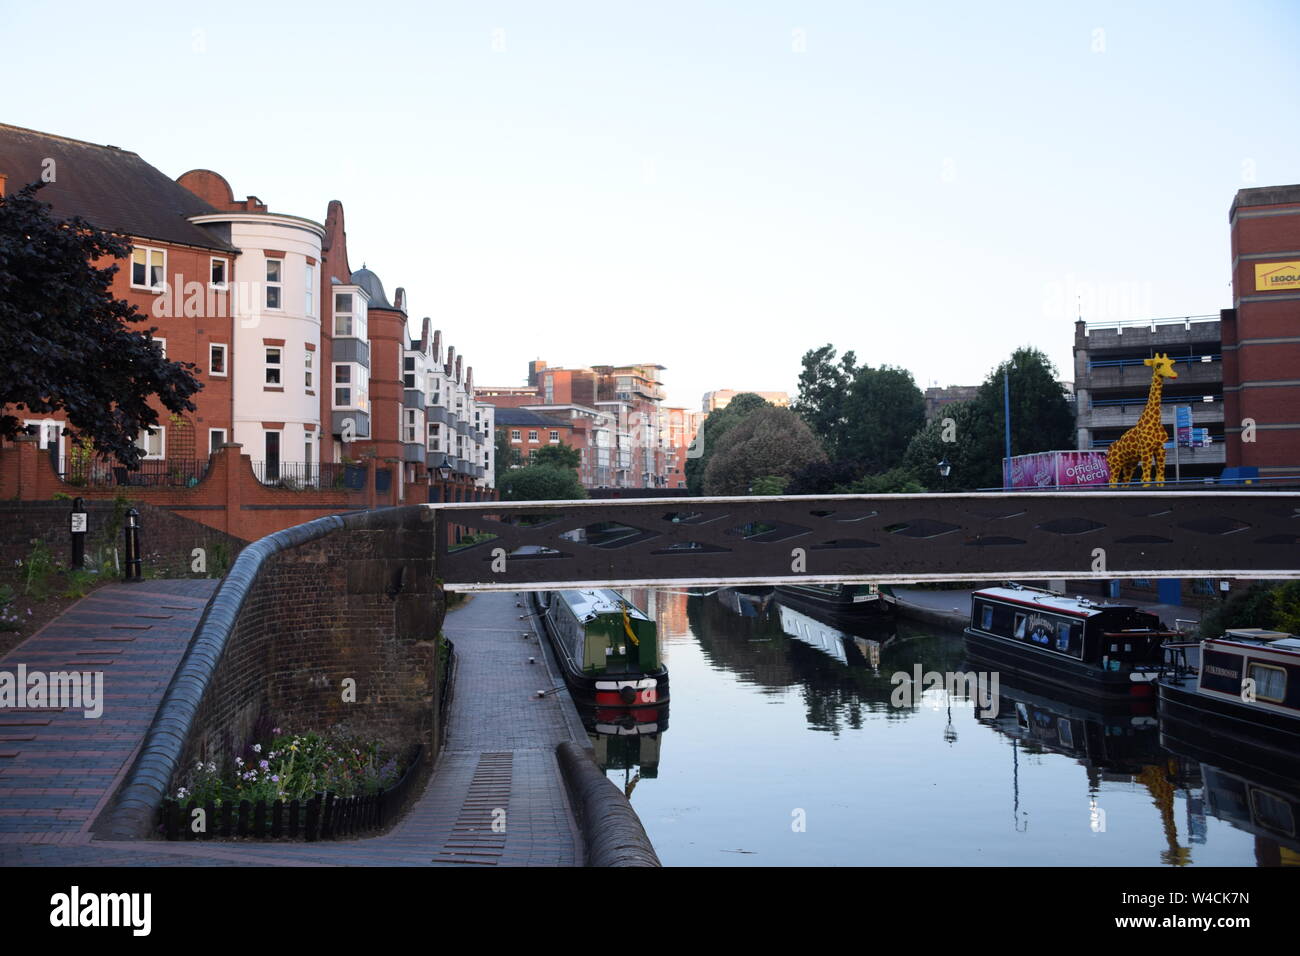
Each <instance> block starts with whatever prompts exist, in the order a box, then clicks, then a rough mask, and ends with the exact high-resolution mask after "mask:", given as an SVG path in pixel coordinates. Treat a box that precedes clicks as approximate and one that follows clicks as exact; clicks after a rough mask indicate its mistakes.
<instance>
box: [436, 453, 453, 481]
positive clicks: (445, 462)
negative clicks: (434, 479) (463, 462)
mask: <svg viewBox="0 0 1300 956" xmlns="http://www.w3.org/2000/svg"><path fill="white" fill-rule="evenodd" d="M438 477H439V478H441V479H442V480H443V481H450V480H451V459H450V458H448V457H447V456H446V455H445V454H444V455H443V456H442V461H440V462H438Z"/></svg>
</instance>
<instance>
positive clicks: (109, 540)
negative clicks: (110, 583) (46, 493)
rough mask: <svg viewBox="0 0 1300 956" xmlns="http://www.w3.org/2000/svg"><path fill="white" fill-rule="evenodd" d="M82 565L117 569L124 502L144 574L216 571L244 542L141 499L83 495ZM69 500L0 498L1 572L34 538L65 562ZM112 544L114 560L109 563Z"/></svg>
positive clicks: (69, 547) (68, 542) (11, 567)
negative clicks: (198, 552)
mask: <svg viewBox="0 0 1300 956" xmlns="http://www.w3.org/2000/svg"><path fill="white" fill-rule="evenodd" d="M85 508H86V525H87V533H86V567H88V568H95V569H98V570H104V566H105V565H106V564H107V565H110V566H113V571H112V573H117V571H118V569H119V568H120V561H121V560H122V557H123V550H124V549H123V539H122V526H123V525H124V523H125V515H126V511H127V509H128V508H135V509H136V510H137V511H139V512H140V550H141V555H142V556H143V558H144V571H145V573H146V574H148V573H151V572H157V573H159V574H163V575H165V576H167V577H200V578H202V577H220V576H221V575H222V574H223V573H224V572H225V571H226V570H227V569H228V568H229V566H230V564H231V563H232V562H233V561H234V560H235V558H236V556H237V555H238V554H239V551H240V549H241V548H242V547H243V546H244V542H243V541H241V540H239V539H238V538H235V537H233V536H231V535H228V534H226V533H225V532H222V531H218V530H216V529H215V528H210V527H208V526H207V525H205V524H201V523H200V522H198V521H192V520H191V519H189V518H186V517H182V516H181V515H177V514H174V513H172V512H170V511H167V510H166V509H163V508H158V507H155V506H153V505H150V504H148V503H146V502H142V501H128V500H125V499H124V500H122V501H120V502H118V501H103V500H100V501H87V502H85ZM71 511H72V502H71V501H0V528H3V529H4V533H3V534H0V576H5V575H10V574H15V573H17V571H16V568H15V564H14V562H15V561H18V560H22V559H25V558H26V557H27V556H28V555H29V554H30V553H31V550H32V547H33V544H32V542H33V541H37V540H39V541H43V542H45V544H47V545H48V546H49V548H50V550H51V551H52V552H53V553H54V558H55V560H56V561H59V562H62V563H63V564H64V565H65V566H68V565H70V564H71V560H72V536H71V534H70V533H69V531H68V520H69V519H68V516H69V514H70V513H71ZM195 548H202V549H203V559H204V560H203V564H204V567H205V569H204V570H203V571H201V572H196V571H194V570H193V567H194V549H195ZM114 549H116V550H117V560H118V564H116V565H114V554H113V552H114Z"/></svg>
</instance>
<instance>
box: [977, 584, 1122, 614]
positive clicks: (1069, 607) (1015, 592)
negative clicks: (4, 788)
mask: <svg viewBox="0 0 1300 956" xmlns="http://www.w3.org/2000/svg"><path fill="white" fill-rule="evenodd" d="M981 596H982V597H991V598H995V599H996V600H999V601H1008V602H1010V603H1012V604H1022V605H1024V606H1026V607H1037V608H1042V609H1043V610H1044V611H1051V612H1054V613H1056V614H1071V615H1073V616H1075V617H1095V616H1097V615H1098V614H1101V613H1103V612H1105V611H1115V610H1138V608H1137V607H1136V605H1133V604H1095V603H1093V602H1092V601H1089V600H1088V599H1087V598H1077V597H1069V596H1067V595H1064V594H1051V593H1048V592H1047V591H1035V590H1031V589H1029V588H980V590H978V591H976V592H974V593H973V594H972V595H971V597H972V598H975V597H981Z"/></svg>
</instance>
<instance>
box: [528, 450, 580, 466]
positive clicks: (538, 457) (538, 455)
mask: <svg viewBox="0 0 1300 956" xmlns="http://www.w3.org/2000/svg"><path fill="white" fill-rule="evenodd" d="M530 464H533V465H554V466H555V467H556V468H569V469H571V470H573V471H577V470H578V468H579V467H580V466H581V465H582V455H581V454H580V453H579V452H578V449H576V448H572V447H570V446H569V445H546V446H544V447H542V448H539V449H537V451H536V452H534V453H533V457H532V460H531V462H530Z"/></svg>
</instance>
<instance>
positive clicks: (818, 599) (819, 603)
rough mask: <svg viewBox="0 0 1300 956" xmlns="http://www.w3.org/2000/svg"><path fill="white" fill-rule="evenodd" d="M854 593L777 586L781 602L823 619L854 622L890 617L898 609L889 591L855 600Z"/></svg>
mask: <svg viewBox="0 0 1300 956" xmlns="http://www.w3.org/2000/svg"><path fill="white" fill-rule="evenodd" d="M852 597H853V596H852V595H847V596H830V595H826V594H824V593H823V592H821V591H818V590H815V589H812V588H804V587H798V586H781V587H778V588H777V589H776V599H777V601H778V602H779V603H781V604H785V605H787V606H788V607H792V608H794V609H795V610H796V611H804V612H806V613H809V614H813V615H815V616H817V617H820V618H822V619H826V618H830V619H832V620H837V621H850V622H851V621H861V620H870V619H872V618H886V617H889V616H890V615H892V614H893V612H894V604H893V601H892V600H890V599H889V598H888V597H887V596H885V595H880V594H875V595H870V596H869V599H868V600H865V601H854V600H853V599H852Z"/></svg>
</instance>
